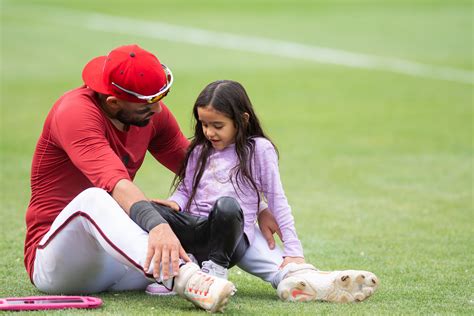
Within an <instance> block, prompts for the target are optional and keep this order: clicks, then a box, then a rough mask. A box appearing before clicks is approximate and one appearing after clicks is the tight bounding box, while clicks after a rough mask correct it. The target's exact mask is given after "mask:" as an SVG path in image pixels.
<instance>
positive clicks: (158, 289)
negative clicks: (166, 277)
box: [145, 283, 176, 296]
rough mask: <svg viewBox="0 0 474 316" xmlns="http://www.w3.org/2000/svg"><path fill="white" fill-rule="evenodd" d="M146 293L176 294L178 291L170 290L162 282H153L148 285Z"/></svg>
mask: <svg viewBox="0 0 474 316" xmlns="http://www.w3.org/2000/svg"><path fill="white" fill-rule="evenodd" d="M145 293H146V294H148V295H164V296H166V295H176V292H173V291H170V290H168V289H167V288H166V287H164V286H163V285H161V284H158V283H152V284H149V285H148V286H147V287H146V290H145Z"/></svg>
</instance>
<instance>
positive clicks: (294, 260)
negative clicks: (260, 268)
mask: <svg viewBox="0 0 474 316" xmlns="http://www.w3.org/2000/svg"><path fill="white" fill-rule="evenodd" d="M288 263H298V264H301V263H306V262H305V261H304V258H302V257H285V259H283V263H282V264H281V265H280V269H283V268H284V267H285V266H286V265H287V264H288Z"/></svg>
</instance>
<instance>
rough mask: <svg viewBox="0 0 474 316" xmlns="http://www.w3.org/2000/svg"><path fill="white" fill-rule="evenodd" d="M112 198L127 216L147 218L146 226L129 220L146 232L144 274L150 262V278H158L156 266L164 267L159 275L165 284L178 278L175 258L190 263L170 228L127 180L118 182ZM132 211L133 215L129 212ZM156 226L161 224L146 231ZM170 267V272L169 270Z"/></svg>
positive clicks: (177, 264)
mask: <svg viewBox="0 0 474 316" xmlns="http://www.w3.org/2000/svg"><path fill="white" fill-rule="evenodd" d="M112 197H113V198H114V199H115V200H116V201H117V203H118V204H119V205H120V206H121V207H122V208H123V209H124V211H125V212H126V213H127V214H128V215H129V216H131V215H134V214H132V213H133V212H137V213H140V212H145V214H147V215H148V218H147V222H148V224H147V223H146V222H144V221H143V219H142V220H141V221H139V220H137V219H135V218H134V216H131V217H132V219H134V221H135V222H136V223H137V224H138V225H139V226H141V227H142V226H144V227H142V228H143V229H145V230H149V239H148V251H147V256H146V260H145V265H144V267H143V268H144V270H145V271H148V269H149V268H150V264H151V262H152V260H153V276H154V277H155V278H158V277H159V276H160V264H161V266H162V267H164V269H162V273H163V278H164V279H165V280H166V279H168V278H169V277H170V276H171V274H173V276H176V275H178V271H179V258H180V257H181V258H183V259H184V260H186V261H190V259H189V257H188V255H187V254H186V251H185V250H184V249H183V247H182V246H181V243H180V242H179V240H178V238H177V237H176V235H175V234H174V232H173V230H172V229H171V227H170V225H169V224H168V223H166V222H163V221H162V220H163V218H162V217H161V216H160V214H159V213H158V212H156V211H155V210H154V209H153V207H152V206H151V204H150V203H149V201H148V199H147V198H146V196H145V195H144V194H143V192H142V191H141V190H140V189H139V188H138V187H137V186H136V185H135V184H134V183H133V182H131V181H130V180H127V179H122V180H120V181H119V182H117V184H116V185H115V187H114V189H113V190H112ZM147 208H151V209H147ZM132 209H133V211H131V210H132ZM146 212H147V213H146ZM157 222H161V223H160V224H158V225H156V226H154V224H151V225H152V226H154V227H147V226H149V225H150V223H157ZM170 263H171V265H172V269H170Z"/></svg>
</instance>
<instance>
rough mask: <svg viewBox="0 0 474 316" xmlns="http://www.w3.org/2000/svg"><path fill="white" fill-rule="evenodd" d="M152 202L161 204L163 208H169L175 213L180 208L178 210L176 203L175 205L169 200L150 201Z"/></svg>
mask: <svg viewBox="0 0 474 316" xmlns="http://www.w3.org/2000/svg"><path fill="white" fill-rule="evenodd" d="M151 200H152V201H153V202H156V203H158V204H161V205H164V206H168V207H169V208H171V209H172V210H173V211H176V212H179V211H180V208H179V205H178V203H176V202H175V201H170V200H160V199H151Z"/></svg>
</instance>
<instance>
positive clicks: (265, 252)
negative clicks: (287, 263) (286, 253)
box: [237, 225, 286, 289]
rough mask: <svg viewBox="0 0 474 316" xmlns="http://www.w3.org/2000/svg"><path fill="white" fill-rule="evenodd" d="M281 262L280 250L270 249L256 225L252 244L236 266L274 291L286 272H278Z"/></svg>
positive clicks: (276, 247) (277, 247)
mask: <svg viewBox="0 0 474 316" xmlns="http://www.w3.org/2000/svg"><path fill="white" fill-rule="evenodd" d="M282 262H283V251H282V249H281V248H280V247H279V246H278V245H275V248H274V249H273V250H272V249H270V248H269V247H268V243H267V241H266V240H265V237H263V234H262V232H261V231H260V228H259V227H258V226H257V225H256V227H255V237H254V240H253V243H252V244H251V245H250V247H249V248H248V249H247V251H246V252H245V254H244V256H243V258H242V259H241V260H240V262H239V263H237V266H238V267H239V268H241V269H242V270H244V271H245V272H248V273H250V274H253V275H255V276H257V277H259V278H261V279H262V280H264V281H267V282H269V283H270V284H271V285H272V286H273V287H274V288H275V289H276V288H277V287H278V284H279V283H280V282H281V280H282V279H283V277H284V276H285V274H286V272H284V271H282V270H279V267H280V265H281V264H282Z"/></svg>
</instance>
